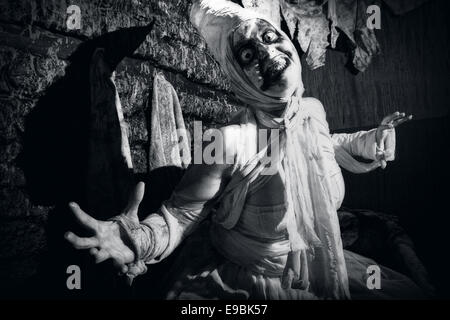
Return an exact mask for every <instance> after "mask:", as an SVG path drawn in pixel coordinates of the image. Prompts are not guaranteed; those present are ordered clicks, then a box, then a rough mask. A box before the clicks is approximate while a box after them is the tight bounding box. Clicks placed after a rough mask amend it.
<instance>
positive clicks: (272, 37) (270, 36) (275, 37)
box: [263, 30, 278, 43]
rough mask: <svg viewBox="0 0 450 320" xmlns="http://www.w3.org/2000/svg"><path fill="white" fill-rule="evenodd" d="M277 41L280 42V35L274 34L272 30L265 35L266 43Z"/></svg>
mask: <svg viewBox="0 0 450 320" xmlns="http://www.w3.org/2000/svg"><path fill="white" fill-rule="evenodd" d="M277 40H278V35H277V34H276V33H275V32H273V31H272V30H269V31H267V32H266V33H264V35H263V41H264V42H265V43H274V42H275V41H277Z"/></svg>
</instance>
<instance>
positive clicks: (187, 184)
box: [115, 127, 236, 264]
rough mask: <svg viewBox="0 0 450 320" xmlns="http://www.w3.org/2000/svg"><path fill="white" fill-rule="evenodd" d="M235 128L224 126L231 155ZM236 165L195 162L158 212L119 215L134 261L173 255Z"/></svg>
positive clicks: (150, 261) (216, 195) (203, 215)
mask: <svg viewBox="0 0 450 320" xmlns="http://www.w3.org/2000/svg"><path fill="white" fill-rule="evenodd" d="M234 131H235V130H233V129H230V130H229V129H227V127H226V128H223V129H222V132H223V135H224V137H225V142H224V143H226V145H225V149H224V150H225V151H226V152H225V153H226V154H228V155H230V154H233V153H234V150H235V146H234V145H233V144H232V143H231V138H227V137H230V135H236V133H235V132H234ZM227 141H228V143H227ZM223 163H225V161H223ZM232 169H233V166H232V164H193V165H191V166H190V167H189V168H188V169H187V171H186V173H185V174H184V176H183V178H182V180H181V182H180V183H179V185H178V186H177V188H176V189H175V191H174V192H173V194H172V196H171V197H170V198H169V199H168V200H167V201H164V202H163V204H162V206H161V207H160V209H159V210H158V212H157V213H154V214H151V215H149V216H147V217H146V218H145V219H144V220H142V221H140V222H139V223H137V222H136V221H135V222H132V221H130V220H129V219H127V217H126V216H122V217H121V216H119V217H118V218H117V219H115V220H116V221H117V222H118V223H119V224H120V225H121V226H122V229H123V231H124V233H125V234H124V236H125V238H127V240H128V243H129V245H130V247H131V248H132V250H133V251H134V253H135V262H134V263H137V262H140V263H142V262H144V263H146V264H153V263H157V262H159V261H161V260H162V259H164V258H166V257H167V256H168V255H170V254H171V253H172V252H173V251H174V249H175V248H176V247H177V246H178V245H179V244H180V243H181V242H182V241H183V239H185V238H186V236H188V235H189V234H191V233H192V232H193V231H194V230H195V228H196V227H197V226H198V225H199V224H200V222H201V221H203V220H204V219H205V218H206V217H207V215H208V213H209V212H210V208H211V206H212V205H213V204H214V202H215V199H216V198H217V197H218V195H219V194H220V192H221V190H222V188H223V186H224V185H225V183H224V182H225V181H226V180H227V179H228V178H229V176H230V174H231V171H232Z"/></svg>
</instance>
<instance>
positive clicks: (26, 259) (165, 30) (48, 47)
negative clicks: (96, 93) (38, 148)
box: [0, 0, 236, 284]
mask: <svg viewBox="0 0 450 320" xmlns="http://www.w3.org/2000/svg"><path fill="white" fill-rule="evenodd" d="M71 4H76V5H78V6H79V7H80V9H81V29H80V30H68V29H67V26H66V20H67V14H66V9H67V7H68V6H69V5H71ZM188 5H189V1H184V0H163V1H143V0H142V1H139V0H127V1H105V0H95V1H91V0H89V1H88V0H77V1H64V0H50V1H49V0H47V1H45V0H33V1H29V0H22V1H1V3H0V41H1V42H0V68H1V69H0V76H1V81H0V199H1V200H0V283H3V284H17V283H20V282H21V281H22V280H24V279H26V278H27V277H29V276H30V275H32V274H34V273H35V271H36V268H37V266H38V263H39V258H40V257H41V256H42V254H43V253H45V251H46V249H47V248H46V235H45V229H44V228H45V225H46V221H47V217H48V213H49V210H50V209H51V208H52V205H54V203H52V201H46V203H45V204H46V205H38V204H39V202H40V201H39V199H38V200H37V201H34V200H33V201H32V200H31V199H30V195H29V194H28V188H27V187H28V186H27V185H26V180H25V176H24V172H23V169H22V166H21V163H20V162H21V161H20V154H21V152H22V151H23V139H24V135H25V134H26V133H25V132H26V129H27V128H26V125H25V123H26V119H27V116H28V115H29V114H30V113H31V112H32V111H33V109H34V108H35V106H36V105H37V104H38V102H39V101H40V100H41V99H42V98H43V97H44V96H45V95H46V94H47V91H48V89H49V88H50V86H51V85H52V84H54V83H55V82H57V81H58V80H60V79H63V78H64V77H65V75H66V68H67V67H68V66H69V64H70V59H71V55H72V54H73V53H74V52H75V51H76V49H77V48H79V46H80V45H81V44H82V43H83V42H85V41H87V40H89V39H94V38H96V37H98V36H100V35H104V34H106V33H110V32H113V31H116V30H119V29H123V28H130V27H136V26H145V25H148V24H149V23H150V22H151V21H152V20H153V19H156V25H155V28H154V29H153V30H152V31H151V33H150V34H149V35H148V36H147V38H146V40H145V41H144V42H143V43H142V45H141V46H140V47H139V48H138V49H137V50H136V51H135V53H134V54H133V55H131V56H129V57H126V58H125V59H124V60H123V61H122V62H121V63H120V64H119V66H118V68H117V72H116V79H115V81H116V85H117V89H118V91H119V95H120V97H121V102H122V106H123V109H124V113H125V117H126V120H127V122H128V123H129V125H130V136H129V139H130V144H131V148H132V157H133V164H134V167H135V171H136V172H137V173H145V172H147V159H148V156H147V152H148V134H147V128H148V117H149V114H150V111H149V99H151V94H152V83H153V79H152V77H153V74H154V73H155V72H158V71H160V72H163V73H164V74H165V76H166V78H167V79H168V80H169V81H170V82H171V83H172V84H173V86H174V87H175V89H176V91H177V93H178V96H179V99H180V103H181V106H182V108H183V112H184V116H185V120H186V122H187V123H188V124H189V123H190V122H191V120H192V119H197V120H202V121H203V122H204V123H205V125H213V126H215V125H220V124H222V123H224V122H226V121H227V117H228V115H229V114H230V111H233V110H235V108H236V107H235V105H234V101H233V99H232V98H230V94H229V91H228V87H229V86H228V84H227V82H226V81H225V78H224V76H223V74H222V72H221V70H220V69H219V67H218V66H217V64H216V63H215V61H214V60H213V59H212V58H211V56H210V55H208V53H207V52H206V47H205V43H204V42H203V41H202V39H201V38H200V37H199V36H198V35H197V33H196V32H194V29H193V27H192V26H191V25H190V24H189V23H188V22H187V16H186V12H187V6H188ZM80 90H81V89H80ZM73 94H74V95H77V91H76V89H75V90H74V91H73ZM72 98H75V97H67V99H72ZM59 107H60V108H61V110H62V112H64V108H65V105H64V103H63V104H62V105H60V106H59ZM62 143H64V142H62ZM67 143H69V142H67ZM42 152H45V150H42ZM30 161H32V160H30ZM58 165H61V166H64V164H58ZM67 170H70V168H67Z"/></svg>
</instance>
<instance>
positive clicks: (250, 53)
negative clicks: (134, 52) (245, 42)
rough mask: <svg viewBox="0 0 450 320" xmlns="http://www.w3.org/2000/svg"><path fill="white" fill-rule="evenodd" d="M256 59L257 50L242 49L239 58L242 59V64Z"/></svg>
mask: <svg viewBox="0 0 450 320" xmlns="http://www.w3.org/2000/svg"><path fill="white" fill-rule="evenodd" d="M254 57H255V50H254V49H253V48H250V47H245V48H243V49H241V51H240V53H239V58H240V59H241V62H242V63H244V64H248V63H250V62H251V61H252V60H253V58H254Z"/></svg>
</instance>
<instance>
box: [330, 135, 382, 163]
mask: <svg viewBox="0 0 450 320" xmlns="http://www.w3.org/2000/svg"><path fill="white" fill-rule="evenodd" d="M376 133H377V129H376V128H375V129H372V130H370V131H358V132H355V133H335V134H332V135H331V138H332V140H333V143H335V144H337V145H340V146H341V147H342V148H344V149H345V150H346V151H347V152H348V153H350V154H351V155H352V156H357V157H362V158H364V159H368V160H377V158H376V151H377V142H376Z"/></svg>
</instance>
